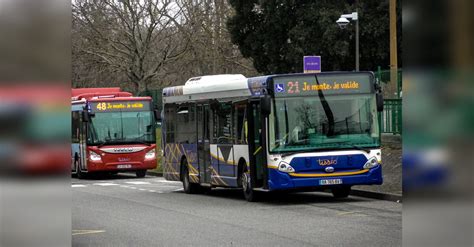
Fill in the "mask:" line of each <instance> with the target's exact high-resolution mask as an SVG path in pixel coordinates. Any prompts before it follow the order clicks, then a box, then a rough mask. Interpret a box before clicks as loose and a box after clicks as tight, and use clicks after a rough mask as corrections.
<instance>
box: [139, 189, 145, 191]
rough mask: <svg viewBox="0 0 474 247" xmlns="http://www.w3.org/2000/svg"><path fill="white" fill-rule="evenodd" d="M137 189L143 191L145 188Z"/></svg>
mask: <svg viewBox="0 0 474 247" xmlns="http://www.w3.org/2000/svg"><path fill="white" fill-rule="evenodd" d="M138 190H141V191H145V190H146V189H138Z"/></svg>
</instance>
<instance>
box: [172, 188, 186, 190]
mask: <svg viewBox="0 0 474 247" xmlns="http://www.w3.org/2000/svg"><path fill="white" fill-rule="evenodd" d="M173 191H184V189H183V188H181V189H177V190H173Z"/></svg>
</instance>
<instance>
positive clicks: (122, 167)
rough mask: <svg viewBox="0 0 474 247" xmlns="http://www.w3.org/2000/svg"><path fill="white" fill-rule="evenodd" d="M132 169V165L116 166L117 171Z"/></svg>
mask: <svg viewBox="0 0 474 247" xmlns="http://www.w3.org/2000/svg"><path fill="white" fill-rule="evenodd" d="M126 168H132V165H117V169H126Z"/></svg>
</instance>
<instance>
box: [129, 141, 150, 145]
mask: <svg viewBox="0 0 474 247" xmlns="http://www.w3.org/2000/svg"><path fill="white" fill-rule="evenodd" d="M133 142H138V143H141V144H145V145H147V146H151V143H148V142H145V141H140V140H133Z"/></svg>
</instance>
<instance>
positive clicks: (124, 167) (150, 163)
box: [87, 159, 157, 172]
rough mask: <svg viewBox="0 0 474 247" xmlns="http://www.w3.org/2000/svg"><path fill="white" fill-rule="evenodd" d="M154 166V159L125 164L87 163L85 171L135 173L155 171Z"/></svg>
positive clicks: (155, 163)
mask: <svg viewBox="0 0 474 247" xmlns="http://www.w3.org/2000/svg"><path fill="white" fill-rule="evenodd" d="M156 165H157V162H156V159H152V160H145V161H141V162H126V163H102V162H90V161H89V162H88V164H87V170H88V171H89V172H99V171H103V172H112V171H136V170H148V169H155V168H156Z"/></svg>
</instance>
